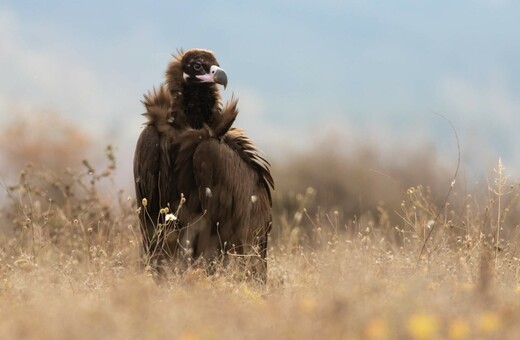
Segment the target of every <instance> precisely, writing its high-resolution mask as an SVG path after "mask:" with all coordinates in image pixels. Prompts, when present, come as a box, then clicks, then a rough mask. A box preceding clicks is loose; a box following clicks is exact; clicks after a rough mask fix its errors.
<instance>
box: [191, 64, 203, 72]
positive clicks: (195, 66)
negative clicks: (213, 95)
mask: <svg viewBox="0 0 520 340" xmlns="http://www.w3.org/2000/svg"><path fill="white" fill-rule="evenodd" d="M201 68H202V65H201V64H200V63H195V64H193V69H194V70H195V71H200V69H201Z"/></svg>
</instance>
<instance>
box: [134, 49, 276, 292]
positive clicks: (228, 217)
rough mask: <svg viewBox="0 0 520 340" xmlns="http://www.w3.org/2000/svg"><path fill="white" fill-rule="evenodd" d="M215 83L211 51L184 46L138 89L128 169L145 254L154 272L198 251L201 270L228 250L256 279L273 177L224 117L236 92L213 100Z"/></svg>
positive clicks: (262, 270) (183, 263) (217, 74)
mask: <svg viewBox="0 0 520 340" xmlns="http://www.w3.org/2000/svg"><path fill="white" fill-rule="evenodd" d="M218 85H222V86H223V87H224V88H225V87H226V85H227V75H226V73H225V72H224V70H223V69H222V68H220V65H219V63H218V62H217V60H216V59H215V56H214V55H213V53H212V52H211V51H208V50H203V49H191V50H188V51H186V52H183V51H180V52H178V54H177V55H175V56H173V59H172V60H171V61H170V63H169V64H168V66H167V70H166V74H165V82H164V83H163V84H161V85H160V86H159V87H158V88H154V89H153V90H151V91H150V92H148V93H147V94H145V95H144V100H143V101H142V102H143V104H144V106H145V108H146V112H145V113H144V114H143V115H144V116H145V117H146V118H147V122H146V123H145V127H144V129H143V130H142V132H141V135H140V136H139V139H138V141H137V146H136V150H135V155H134V179H135V190H136V198H137V203H138V214H139V222H140V227H141V232H142V237H143V247H144V252H145V258H146V264H147V265H148V266H149V267H150V268H152V269H153V270H154V271H155V272H156V273H159V274H161V273H165V270H167V268H168V267H169V268H186V267H187V266H189V265H191V264H193V263H195V261H197V260H198V259H204V261H205V262H204V263H209V265H208V266H207V268H208V270H210V271H211V268H212V265H213V266H214V265H215V264H216V263H217V261H219V260H222V261H223V262H222V263H224V264H226V263H229V262H230V260H231V259H232V258H233V259H237V260H238V261H239V263H241V268H244V272H245V273H246V274H247V276H248V277H253V278H259V279H260V280H262V281H264V282H265V280H266V278H267V264H266V253H267V238H268V234H269V231H270V229H271V224H272V216H271V207H272V199H271V190H274V182H273V177H272V175H271V172H270V168H269V167H270V165H269V163H268V161H267V160H266V159H265V158H264V157H263V156H262V155H261V154H260V151H259V149H257V147H256V146H255V144H254V143H253V142H252V140H251V139H250V138H248V137H247V136H246V135H245V134H244V132H243V131H242V130H240V129H238V128H235V127H232V125H233V123H234V120H235V118H236V116H237V114H238V108H237V102H238V100H237V99H236V98H235V97H234V96H232V98H231V100H230V101H229V102H227V103H226V105H222V103H221V97H220V92H219V88H218ZM179 264H180V265H179Z"/></svg>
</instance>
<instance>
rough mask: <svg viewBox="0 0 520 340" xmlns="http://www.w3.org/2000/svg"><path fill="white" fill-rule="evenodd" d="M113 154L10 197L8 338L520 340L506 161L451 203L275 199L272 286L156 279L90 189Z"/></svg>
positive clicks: (3, 249) (512, 189)
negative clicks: (348, 204)
mask: <svg viewBox="0 0 520 340" xmlns="http://www.w3.org/2000/svg"><path fill="white" fill-rule="evenodd" d="M107 155H108V158H109V162H108V165H107V166H106V168H105V169H103V170H101V171H96V169H94V168H92V167H91V166H90V165H88V163H86V164H85V167H86V168H85V169H86V170H85V171H79V172H74V171H68V172H66V173H65V174H64V173H61V174H60V175H59V176H57V175H55V174H52V173H50V172H48V171H44V170H42V169H40V168H37V167H29V168H27V169H26V170H24V172H23V174H22V175H21V176H20V179H19V183H18V184H16V185H13V186H11V187H10V188H9V194H10V200H9V204H7V205H6V206H5V207H4V209H3V210H2V215H1V220H2V223H3V225H2V227H3V228H2V231H3V232H2V233H1V234H0V277H1V280H0V334H2V337H4V338H26V339H31V338H37V339H42V338H58V339H91V338H110V339H117V338H119V339H142V338H145V339H163V338H164V339H171V338H180V339H221V338H236V339H256V338H266V337H268V338H279V339H302V338H314V339H315V338H323V339H326V338H332V339H338V338H353V339H357V338H365V339H446V338H451V339H474V338H495V339H515V338H517V337H518V335H519V334H520V323H518V322H517V321H518V320H519V319H520V299H519V297H520V295H519V294H520V271H519V268H520V266H519V265H520V263H519V261H520V254H519V250H520V249H519V247H518V246H517V244H516V242H517V240H518V236H519V235H518V233H519V231H520V229H519V228H518V226H517V225H516V224H515V223H517V222H518V220H517V219H516V216H518V211H517V210H518V209H517V204H516V198H517V195H518V184H516V183H513V182H512V181H511V180H510V179H509V178H508V177H507V174H506V171H505V169H504V167H503V165H502V164H501V163H500V164H499V165H498V166H497V169H496V178H497V180H496V181H494V182H492V183H490V187H489V188H485V189H486V190H485V191H486V195H484V196H482V195H481V197H473V196H471V195H464V197H462V198H460V197H459V196H457V195H454V197H455V198H456V197H459V198H458V201H457V200H455V202H453V203H451V202H450V203H451V204H448V205H447V206H446V207H445V208H444V209H442V210H440V211H439V209H440V208H439V207H440V206H441V204H439V202H438V200H436V199H434V198H433V197H432V193H431V190H430V189H429V188H427V187H423V186H414V187H410V188H409V189H408V191H407V192H406V193H404V195H403V197H404V199H403V200H402V202H400V203H399V205H398V206H397V207H395V208H391V207H388V206H379V207H377V208H376V209H374V210H373V211H368V210H367V211H366V212H365V213H363V214H359V215H349V214H346V213H345V212H344V211H342V210H340V208H339V207H331V208H330V209H325V208H322V209H318V208H316V203H315V200H316V196H317V190H318V191H319V190H320V189H319V188H318V189H317V190H316V189H312V188H309V189H306V190H305V191H304V192H303V193H301V194H294V195H292V196H291V195H283V194H278V195H279V196H278V198H277V202H276V204H277V207H276V211H277V217H276V227H275V231H274V232H273V235H272V240H271V243H270V245H271V250H270V253H269V280H268V283H267V284H266V285H262V284H258V283H255V282H251V281H246V280H243V279H242V277H243V276H242V275H241V273H240V272H239V271H240V269H238V268H234V267H233V266H230V267H220V268H219V269H218V270H217V272H216V274H215V275H212V276H207V275H206V272H205V271H204V270H203V269H201V268H200V267H194V268H192V269H189V270H188V271H187V272H185V273H182V274H180V273H171V274H170V275H168V278H167V280H166V281H164V282H163V283H162V284H160V285H158V284H156V283H155V282H154V280H153V278H152V277H151V275H150V274H149V273H147V272H146V271H144V270H142V269H141V267H142V266H140V263H141V262H142V260H141V257H140V251H139V247H140V244H141V243H140V238H139V237H140V236H139V234H138V231H139V229H138V225H137V216H136V214H135V202H134V201H133V199H132V198H127V197H125V195H123V194H122V193H118V192H115V193H114V192H111V191H110V190H100V188H103V187H110V178H111V176H113V171H114V169H115V161H114V159H113V155H112V153H111V149H107ZM448 185H449V182H448ZM452 199H453V197H452ZM291 200H292V201H291ZM441 203H442V202H441ZM288 207H289V208H288ZM336 209H337V210H336ZM437 215H438V216H439V218H438V219H437V220H436V219H435V217H436V216H437ZM395 216H398V221H399V222H398V223H395V222H393V218H394V217H395ZM431 228H434V231H433V233H432V237H431V238H430V239H428V240H427V241H426V237H425V235H427V233H428V232H429V230H430V229H431ZM425 241H426V253H425V256H424V257H423V258H422V259H419V258H418V257H419V254H420V251H421V248H422V247H423V243H424V242H425Z"/></svg>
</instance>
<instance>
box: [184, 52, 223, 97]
mask: <svg viewBox="0 0 520 340" xmlns="http://www.w3.org/2000/svg"><path fill="white" fill-rule="evenodd" d="M181 67H182V72H183V73H182V77H183V78H184V80H185V81H186V82H187V83H216V84H220V85H223V86H224V88H225V87H226V86H227V75H226V72H224V70H223V69H221V68H220V65H219V64H218V62H217V59H215V56H214V55H213V53H211V51H208V50H200V49H193V50H189V51H187V52H186V53H184V55H183V56H182V59H181Z"/></svg>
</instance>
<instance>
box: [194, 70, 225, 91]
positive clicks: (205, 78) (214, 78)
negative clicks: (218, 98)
mask: <svg viewBox="0 0 520 340" xmlns="http://www.w3.org/2000/svg"><path fill="white" fill-rule="evenodd" d="M196 77H197V79H199V80H200V81H201V82H203V83H217V84H220V85H222V86H224V88H226V86H227V75H226V72H224V70H223V69H221V68H220V67H218V66H216V65H213V66H211V68H210V69H209V73H206V74H202V75H198V76H196Z"/></svg>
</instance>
